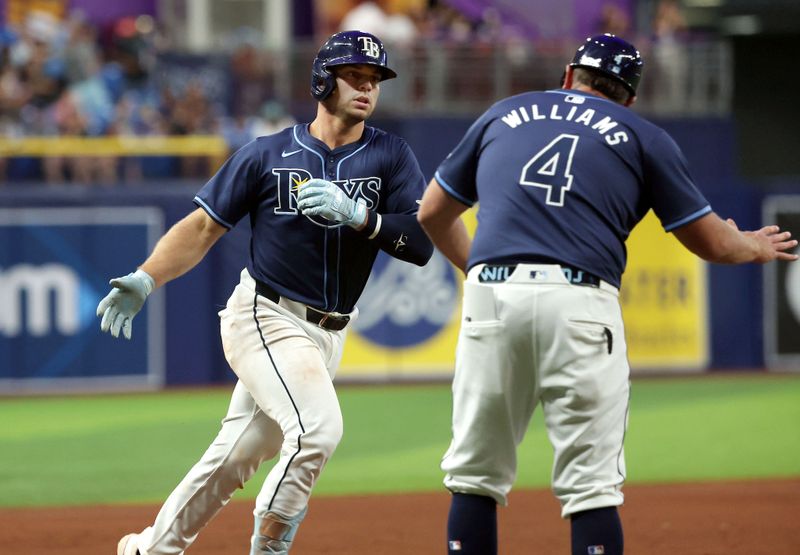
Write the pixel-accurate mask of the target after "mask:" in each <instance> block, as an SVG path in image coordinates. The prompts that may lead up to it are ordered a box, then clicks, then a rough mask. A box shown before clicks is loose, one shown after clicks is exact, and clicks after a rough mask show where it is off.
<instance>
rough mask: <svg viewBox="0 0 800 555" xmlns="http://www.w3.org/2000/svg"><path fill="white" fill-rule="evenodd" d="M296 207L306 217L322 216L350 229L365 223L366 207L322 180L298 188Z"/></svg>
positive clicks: (360, 201)
mask: <svg viewBox="0 0 800 555" xmlns="http://www.w3.org/2000/svg"><path fill="white" fill-rule="evenodd" d="M297 207H298V208H299V209H300V211H301V212H302V213H303V214H304V215H306V216H322V217H323V218H327V219H328V220H331V221H334V222H340V223H343V224H347V225H349V226H351V227H360V226H362V225H364V222H366V221H367V206H366V205H365V204H364V202H363V201H362V200H359V201H358V202H356V201H354V200H353V199H351V198H350V197H348V196H347V195H346V194H345V192H344V191H342V190H341V189H340V188H339V187H337V186H336V185H335V184H334V183H331V182H330V181H326V180H324V179H312V180H311V181H308V182H306V183H304V184H303V185H302V186H301V187H300V190H299V191H298V193H297Z"/></svg>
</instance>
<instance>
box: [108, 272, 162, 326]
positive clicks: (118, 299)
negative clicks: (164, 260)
mask: <svg viewBox="0 0 800 555" xmlns="http://www.w3.org/2000/svg"><path fill="white" fill-rule="evenodd" d="M109 284H110V285H111V286H112V287H113V289H111V292H110V293H109V294H108V295H106V296H105V298H104V299H103V300H102V301H100V304H98V305H97V315H98V316H102V317H103V319H102V320H101V322H100V330H101V331H104V332H106V331H110V332H111V335H113V336H114V337H119V332H120V330H122V334H123V335H124V336H125V338H126V339H130V338H131V332H132V328H131V325H132V323H133V317H134V316H136V314H137V313H138V312H139V311H140V310H141V309H142V305H144V301H145V299H147V296H148V295H149V294H150V292H151V291H153V288H154V287H155V281H153V278H152V277H150V275H149V274H148V273H147V272H145V271H143V270H136V271H135V272H133V273H130V274H128V275H127V276H123V277H119V278H116V279H112V280H111V281H110V282H109Z"/></svg>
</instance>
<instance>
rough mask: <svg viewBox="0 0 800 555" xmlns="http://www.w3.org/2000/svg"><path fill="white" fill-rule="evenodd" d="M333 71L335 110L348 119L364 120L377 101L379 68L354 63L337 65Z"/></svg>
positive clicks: (379, 79) (379, 78)
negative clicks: (334, 79)
mask: <svg viewBox="0 0 800 555" xmlns="http://www.w3.org/2000/svg"><path fill="white" fill-rule="evenodd" d="M334 71H335V75H336V90H335V94H334V97H335V99H336V112H337V113H339V114H341V115H344V116H346V117H347V118H348V119H354V120H356V121H364V120H365V119H367V118H368V117H369V116H370V115H371V114H372V112H373V111H374V110H375V105H376V104H377V103H378V95H379V94H380V90H381V89H380V81H381V72H380V70H379V69H378V68H376V67H375V66H371V65H369V64H354V65H345V66H338V67H336V68H335V69H334Z"/></svg>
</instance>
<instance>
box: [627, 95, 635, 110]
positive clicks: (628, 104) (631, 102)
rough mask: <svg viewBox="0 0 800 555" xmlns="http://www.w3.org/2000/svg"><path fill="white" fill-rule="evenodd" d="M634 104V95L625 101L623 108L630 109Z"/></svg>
mask: <svg viewBox="0 0 800 555" xmlns="http://www.w3.org/2000/svg"><path fill="white" fill-rule="evenodd" d="M634 102H636V95H634V96H630V97H628V100H627V101H625V106H626V107H628V108H630V107H631V106H633V103H634Z"/></svg>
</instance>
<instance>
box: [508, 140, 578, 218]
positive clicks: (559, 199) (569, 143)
mask: <svg viewBox="0 0 800 555" xmlns="http://www.w3.org/2000/svg"><path fill="white" fill-rule="evenodd" d="M578 139H579V137H578V136H577V135H568V134H566V133H564V134H561V135H559V136H558V137H556V138H555V139H554V140H553V141H552V142H550V144H549V145H547V146H546V147H544V148H543V149H542V150H540V151H539V152H537V153H536V154H535V155H534V156H533V158H531V159H530V160H528V163H527V164H525V167H523V168H522V174H521V175H520V178H519V183H520V185H529V186H532V187H542V188H544V189H547V199H546V202H547V204H549V205H551V206H564V194H565V193H566V192H567V191H569V190H570V188H571V187H572V173H570V170H571V169H572V156H573V155H574V154H575V147H576V146H578Z"/></svg>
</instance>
